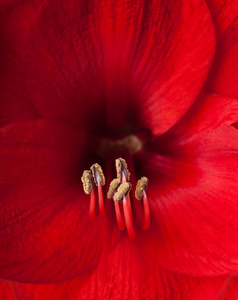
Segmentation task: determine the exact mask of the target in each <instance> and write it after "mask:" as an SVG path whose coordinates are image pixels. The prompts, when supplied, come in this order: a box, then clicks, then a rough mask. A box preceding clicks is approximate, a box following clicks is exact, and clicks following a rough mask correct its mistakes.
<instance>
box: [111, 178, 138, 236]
mask: <svg viewBox="0 0 238 300" xmlns="http://www.w3.org/2000/svg"><path fill="white" fill-rule="evenodd" d="M130 190H131V184H130V183H129V182H124V183H122V184H121V185H120V186H119V188H118V190H117V192H116V193H115V195H114V197H113V199H114V201H115V202H118V201H121V200H123V211H124V216H125V223H126V228H127V232H128V236H129V238H130V239H134V238H135V236H136V234H135V230H134V228H133V220H132V212H131V203H130V196H129V192H130ZM118 225H119V224H118Z"/></svg>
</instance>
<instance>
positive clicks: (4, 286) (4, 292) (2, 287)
mask: <svg viewBox="0 0 238 300" xmlns="http://www.w3.org/2000/svg"><path fill="white" fill-rule="evenodd" d="M0 299H1V300H17V298H16V293H15V290H14V288H13V285H12V284H11V283H9V282H4V281H1V282H0Z"/></svg>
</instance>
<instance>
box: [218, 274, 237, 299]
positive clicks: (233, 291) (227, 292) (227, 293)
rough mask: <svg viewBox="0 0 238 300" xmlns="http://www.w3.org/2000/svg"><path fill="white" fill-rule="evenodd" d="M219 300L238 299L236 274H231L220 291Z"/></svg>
mask: <svg viewBox="0 0 238 300" xmlns="http://www.w3.org/2000/svg"><path fill="white" fill-rule="evenodd" d="M217 299H219V300H237V299H238V277H237V276H231V277H230V278H229V279H228V280H227V282H226V284H225V286H224V288H223V290H222V292H221V293H220V295H219V298H217Z"/></svg>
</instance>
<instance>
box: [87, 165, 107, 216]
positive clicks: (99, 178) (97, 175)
mask: <svg viewBox="0 0 238 300" xmlns="http://www.w3.org/2000/svg"><path fill="white" fill-rule="evenodd" d="M90 169H91V171H92V174H93V178H94V182H95V184H96V185H97V187H98V203H99V213H100V215H101V216H102V217H105V216H106V212H105V207H104V200H103V192H102V186H103V185H105V176H104V174H103V171H102V168H101V166H100V165H99V164H97V163H96V164H93V165H92V166H91V168H90Z"/></svg>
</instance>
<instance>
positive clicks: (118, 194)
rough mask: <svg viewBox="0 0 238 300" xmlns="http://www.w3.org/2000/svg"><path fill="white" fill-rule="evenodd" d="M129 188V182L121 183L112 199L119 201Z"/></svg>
mask: <svg viewBox="0 0 238 300" xmlns="http://www.w3.org/2000/svg"><path fill="white" fill-rule="evenodd" d="M130 190H131V184H130V183H129V182H125V183H122V184H121V185H120V186H119V188H118V189H117V192H116V193H115V194H114V196H113V200H114V201H121V200H122V199H123V197H124V196H126V195H127V194H128V193H129V192H130Z"/></svg>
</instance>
